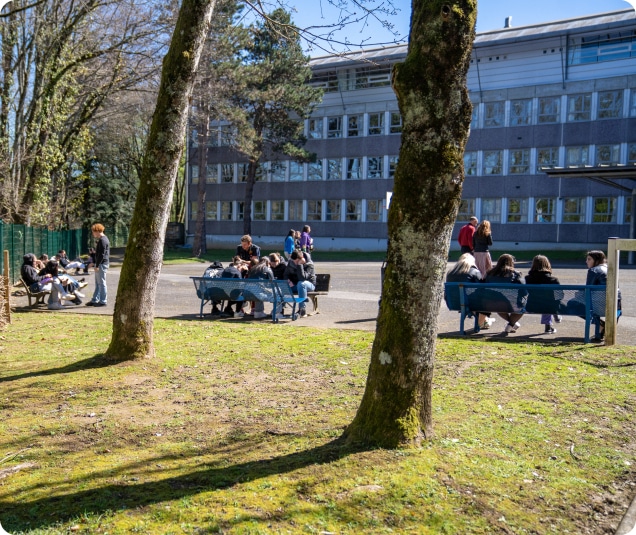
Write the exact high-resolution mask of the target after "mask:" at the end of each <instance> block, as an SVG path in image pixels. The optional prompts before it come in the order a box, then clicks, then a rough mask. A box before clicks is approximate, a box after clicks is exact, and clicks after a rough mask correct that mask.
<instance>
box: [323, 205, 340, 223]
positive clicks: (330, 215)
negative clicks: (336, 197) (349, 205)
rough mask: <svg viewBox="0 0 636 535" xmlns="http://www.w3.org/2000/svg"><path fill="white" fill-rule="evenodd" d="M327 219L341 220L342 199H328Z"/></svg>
mask: <svg viewBox="0 0 636 535" xmlns="http://www.w3.org/2000/svg"><path fill="white" fill-rule="evenodd" d="M325 221H340V201H327V217H326V218H325Z"/></svg>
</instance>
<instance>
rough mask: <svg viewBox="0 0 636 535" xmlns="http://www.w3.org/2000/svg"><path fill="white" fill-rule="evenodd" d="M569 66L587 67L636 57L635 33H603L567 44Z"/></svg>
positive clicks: (631, 31)
mask: <svg viewBox="0 0 636 535" xmlns="http://www.w3.org/2000/svg"><path fill="white" fill-rule="evenodd" d="M568 49H569V55H568V64H569V65H589V64H591V63H592V64H593V63H599V62H602V61H614V60H618V59H628V58H633V57H636V32H635V31H634V30H627V31H622V32H615V33H609V34H608V33H604V34H601V35H592V36H588V37H581V38H571V39H570V42H569V46H568Z"/></svg>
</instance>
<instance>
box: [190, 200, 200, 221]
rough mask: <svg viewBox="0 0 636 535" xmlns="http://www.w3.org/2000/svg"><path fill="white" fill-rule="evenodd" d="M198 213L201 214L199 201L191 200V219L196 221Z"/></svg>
mask: <svg viewBox="0 0 636 535" xmlns="http://www.w3.org/2000/svg"><path fill="white" fill-rule="evenodd" d="M198 215H199V203H198V202H197V201H191V202H190V219H191V220H192V221H196V220H197V216H198Z"/></svg>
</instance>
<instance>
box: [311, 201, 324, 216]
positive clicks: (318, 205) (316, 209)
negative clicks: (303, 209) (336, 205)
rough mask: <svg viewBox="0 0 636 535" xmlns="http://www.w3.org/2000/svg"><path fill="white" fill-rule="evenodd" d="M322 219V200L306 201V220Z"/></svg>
mask: <svg viewBox="0 0 636 535" xmlns="http://www.w3.org/2000/svg"><path fill="white" fill-rule="evenodd" d="M320 220H322V201H307V221H320Z"/></svg>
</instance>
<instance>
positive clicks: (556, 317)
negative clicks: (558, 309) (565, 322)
mask: <svg viewBox="0 0 636 535" xmlns="http://www.w3.org/2000/svg"><path fill="white" fill-rule="evenodd" d="M552 318H553V319H554V323H561V320H562V319H563V316H561V315H560V314H554V315H553V316H552Z"/></svg>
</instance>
